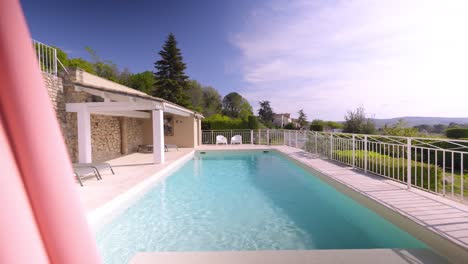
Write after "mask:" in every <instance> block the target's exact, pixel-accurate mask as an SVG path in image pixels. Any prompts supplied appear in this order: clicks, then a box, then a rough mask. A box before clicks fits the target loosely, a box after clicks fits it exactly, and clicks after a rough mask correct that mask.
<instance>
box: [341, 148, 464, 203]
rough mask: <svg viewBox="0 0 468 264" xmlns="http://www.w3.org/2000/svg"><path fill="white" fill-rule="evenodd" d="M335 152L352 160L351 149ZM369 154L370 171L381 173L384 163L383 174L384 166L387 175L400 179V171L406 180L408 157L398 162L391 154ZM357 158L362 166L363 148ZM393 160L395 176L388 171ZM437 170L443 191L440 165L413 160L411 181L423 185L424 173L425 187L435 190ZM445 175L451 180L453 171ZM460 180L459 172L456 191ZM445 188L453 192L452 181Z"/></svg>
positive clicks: (439, 185)
mask: <svg viewBox="0 0 468 264" xmlns="http://www.w3.org/2000/svg"><path fill="white" fill-rule="evenodd" d="M334 153H335V155H336V156H335V157H336V158H337V159H346V158H349V160H351V159H352V155H353V154H352V151H351V150H345V151H341V150H338V151H335V152H334ZM367 154H368V156H367V168H368V171H369V172H374V173H379V172H380V164H382V170H381V174H383V172H384V168H385V172H386V173H385V175H386V176H388V177H391V178H395V179H398V177H397V175H398V172H399V175H400V181H403V182H406V176H405V177H403V174H404V175H406V173H407V159H405V158H401V159H399V163H398V159H396V158H392V157H391V156H388V155H381V154H380V153H377V152H372V151H368V153H367ZM380 159H381V160H382V162H381V163H380V161H379V160H380ZM355 160H356V166H361V164H363V161H364V151H363V150H360V151H356V154H355ZM384 160H385V163H384ZM393 162H394V164H395V165H394V167H395V176H393V174H389V173H388V172H393ZM398 165H399V166H398ZM374 166H376V170H375V171H374ZM428 170H429V174H430V177H429V181H428V179H427V175H428ZM436 170H437V192H438V193H442V189H443V179H442V175H443V171H442V168H441V167H438V166H437V167H436V166H435V165H432V164H431V165H427V163H422V162H415V161H412V162H411V182H412V184H414V185H416V181H417V186H418V187H421V174H422V175H423V180H422V182H423V184H422V187H423V188H424V189H430V190H432V191H434V192H435V186H436V178H435V173H436ZM467 176H468V175H465V177H464V185H465V186H468V182H467V180H468V177H467ZM416 177H417V179H416ZM445 177H446V178H448V179H449V180H451V172H449V171H446V172H445ZM460 182H461V175H460V174H458V173H456V174H454V192H455V193H460V190H461V188H460V186H461V183H460ZM445 188H446V189H445V190H446V193H450V192H451V185H450V183H447V182H446V186H445ZM466 189H468V188H466V187H465V190H464V193H465V196H467V195H468V190H466Z"/></svg>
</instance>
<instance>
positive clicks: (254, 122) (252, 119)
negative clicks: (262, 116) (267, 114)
mask: <svg viewBox="0 0 468 264" xmlns="http://www.w3.org/2000/svg"><path fill="white" fill-rule="evenodd" d="M248 124H249V128H250V129H259V128H260V124H259V123H258V119H257V117H256V116H249V117H248Z"/></svg>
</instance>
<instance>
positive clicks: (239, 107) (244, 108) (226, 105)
mask: <svg viewBox="0 0 468 264" xmlns="http://www.w3.org/2000/svg"><path fill="white" fill-rule="evenodd" d="M223 113H224V114H225V115H227V116H229V117H232V118H242V119H247V117H248V116H250V115H252V106H251V105H250V104H249V102H247V100H246V99H245V98H244V97H242V96H241V95H240V94H238V93H236V92H232V93H229V94H227V95H226V96H225V97H224V98H223Z"/></svg>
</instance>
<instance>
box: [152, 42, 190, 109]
mask: <svg viewBox="0 0 468 264" xmlns="http://www.w3.org/2000/svg"><path fill="white" fill-rule="evenodd" d="M159 55H160V56H161V59H160V60H158V61H156V62H155V63H154V67H155V68H156V72H155V73H154V76H155V79H156V83H155V87H154V91H153V95H154V96H157V97H160V98H162V99H165V100H168V101H171V102H173V103H176V104H179V105H181V106H188V105H189V98H188V95H187V87H188V85H187V80H188V76H187V75H185V72H184V71H185V69H186V65H185V63H184V62H183V58H182V53H181V52H180V49H179V48H177V41H176V39H175V37H174V35H173V34H172V33H171V34H169V36H168V38H167V40H166V42H165V43H164V46H163V48H162V50H161V51H160V52H159Z"/></svg>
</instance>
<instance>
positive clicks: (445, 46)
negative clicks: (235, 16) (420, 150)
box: [232, 0, 468, 120]
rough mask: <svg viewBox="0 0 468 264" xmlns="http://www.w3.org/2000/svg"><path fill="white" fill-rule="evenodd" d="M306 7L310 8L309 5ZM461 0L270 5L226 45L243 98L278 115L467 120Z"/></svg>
mask: <svg viewBox="0 0 468 264" xmlns="http://www.w3.org/2000/svg"><path fill="white" fill-rule="evenodd" d="M311 2H313V3H311ZM466 14H468V1H464V0H460V1H438V0H434V1H429V0H421V1H407V0H400V1H396V0H388V1H372V0H346V1H324V2H323V3H317V2H316V1H307V0H306V1H275V2H273V3H270V4H269V5H268V6H262V7H258V8H257V9H256V10H253V11H252V12H251V16H250V19H249V21H247V22H248V23H247V26H246V27H245V28H244V30H242V31H241V32H238V34H236V35H235V36H234V37H233V38H232V43H233V44H234V45H235V46H236V47H238V48H239V49H240V51H241V54H242V57H241V62H242V63H241V65H242V66H241V68H242V73H243V76H244V81H245V82H246V84H247V85H246V87H244V89H243V90H242V94H244V95H245V96H247V97H248V98H249V99H250V100H251V101H252V103H254V104H255V105H256V104H257V102H258V101H259V100H270V101H271V102H272V104H273V107H274V109H275V110H276V111H278V112H292V113H296V112H297V110H298V109H300V108H304V109H305V111H306V113H307V114H308V115H309V117H311V118H317V117H319V118H325V119H338V120H339V119H342V118H343V115H344V113H345V112H346V111H347V110H349V109H353V108H355V107H357V106H360V105H362V106H364V107H365V108H366V109H367V111H368V112H369V113H372V114H375V116H376V117H393V116H404V115H425V116H468V35H467V34H466V26H467V25H468V16H467V15H466Z"/></svg>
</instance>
